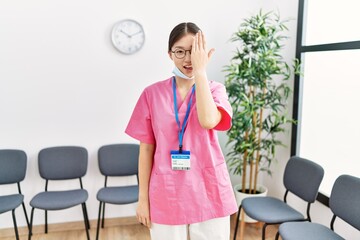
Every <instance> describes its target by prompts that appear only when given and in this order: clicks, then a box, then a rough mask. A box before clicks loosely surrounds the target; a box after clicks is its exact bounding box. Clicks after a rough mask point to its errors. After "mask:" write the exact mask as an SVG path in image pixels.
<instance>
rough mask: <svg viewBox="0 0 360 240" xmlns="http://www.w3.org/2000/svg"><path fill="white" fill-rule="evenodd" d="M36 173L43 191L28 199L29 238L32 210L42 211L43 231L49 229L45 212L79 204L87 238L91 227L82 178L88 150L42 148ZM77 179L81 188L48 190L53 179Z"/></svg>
mask: <svg viewBox="0 0 360 240" xmlns="http://www.w3.org/2000/svg"><path fill="white" fill-rule="evenodd" d="M38 163H39V173H40V176H41V177H42V178H43V179H45V191H44V192H40V193H38V194H36V195H35V196H34V197H33V198H32V199H31V201H30V206H31V207H32V209H31V217H30V229H29V240H30V239H31V235H32V224H33V216H34V209H35V208H37V209H42V210H44V211H45V233H47V232H48V226H47V213H48V211H55V210H63V209H68V208H71V207H74V206H77V205H81V206H82V211H83V215H84V222H85V229H86V236H87V239H90V237H89V231H88V229H89V228H90V224H89V219H88V214H87V209H86V204H85V202H86V200H87V199H88V192H87V191H86V190H85V189H84V188H83V184H82V180H81V179H82V177H83V176H85V174H86V172H87V165H88V152H87V150H86V149H85V148H83V147H78V146H59V147H50V148H45V149H42V150H41V151H40V152H39V156H38ZM73 179H79V181H80V187H79V188H76V189H69V190H57V191H49V190H48V185H49V182H50V181H51V180H52V181H60V180H73Z"/></svg>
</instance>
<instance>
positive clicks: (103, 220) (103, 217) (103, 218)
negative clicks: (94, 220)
mask: <svg viewBox="0 0 360 240" xmlns="http://www.w3.org/2000/svg"><path fill="white" fill-rule="evenodd" d="M104 223H105V202H104V203H103V210H102V221H101V228H104Z"/></svg>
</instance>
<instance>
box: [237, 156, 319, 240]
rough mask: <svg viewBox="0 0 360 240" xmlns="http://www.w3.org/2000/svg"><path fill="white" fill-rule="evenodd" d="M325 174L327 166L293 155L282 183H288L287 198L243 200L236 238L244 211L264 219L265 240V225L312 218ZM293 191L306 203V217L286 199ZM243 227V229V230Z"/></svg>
mask: <svg viewBox="0 0 360 240" xmlns="http://www.w3.org/2000/svg"><path fill="white" fill-rule="evenodd" d="M323 176H324V169H323V168H322V167H321V166H320V165H318V164H316V163H314V162H312V161H310V160H307V159H304V158H300V157H296V156H293V157H291V158H290V160H289V161H288V162H287V164H286V167H285V171H284V176H283V184H284V186H285V189H286V191H285V195H284V200H281V199H277V198H274V197H270V196H266V197H248V198H245V199H243V200H242V202H241V205H240V206H239V211H238V214H237V221H236V227H235V232H234V240H235V239H236V234H237V229H238V225H239V220H238V219H239V216H240V212H241V210H243V211H244V212H245V213H246V214H247V215H248V216H249V217H250V218H252V219H255V220H257V221H259V222H264V225H263V228H262V239H263V240H265V233H266V227H267V226H268V225H272V224H280V223H283V222H289V221H311V218H310V206H311V204H312V203H313V202H315V200H316V197H317V195H318V190H319V186H320V183H321V181H322V179H323ZM289 192H290V193H292V194H294V195H296V196H298V197H299V198H301V199H302V200H304V201H305V202H307V212H306V213H307V217H306V218H305V217H304V215H303V214H302V213H300V212H299V211H297V210H295V209H294V208H293V207H291V206H290V205H289V204H287V202H286V198H287V195H288V193H289ZM243 230H244V229H243V228H242V229H241V231H243Z"/></svg>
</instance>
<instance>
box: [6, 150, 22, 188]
mask: <svg viewBox="0 0 360 240" xmlns="http://www.w3.org/2000/svg"><path fill="white" fill-rule="evenodd" d="M26 165H27V156H26V153H25V152H24V151H22V150H17V149H2V150H0V184H11V183H18V182H21V181H22V180H24V178H25V175H26Z"/></svg>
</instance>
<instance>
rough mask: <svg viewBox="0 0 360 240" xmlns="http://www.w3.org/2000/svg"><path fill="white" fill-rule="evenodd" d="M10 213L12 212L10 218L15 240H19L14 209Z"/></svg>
mask: <svg viewBox="0 0 360 240" xmlns="http://www.w3.org/2000/svg"><path fill="white" fill-rule="evenodd" d="M11 212H12V218H13V222H14V231H15V236H16V240H19V232H18V228H17V224H16V217H15V209H13V210H12V211H11Z"/></svg>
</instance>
